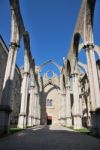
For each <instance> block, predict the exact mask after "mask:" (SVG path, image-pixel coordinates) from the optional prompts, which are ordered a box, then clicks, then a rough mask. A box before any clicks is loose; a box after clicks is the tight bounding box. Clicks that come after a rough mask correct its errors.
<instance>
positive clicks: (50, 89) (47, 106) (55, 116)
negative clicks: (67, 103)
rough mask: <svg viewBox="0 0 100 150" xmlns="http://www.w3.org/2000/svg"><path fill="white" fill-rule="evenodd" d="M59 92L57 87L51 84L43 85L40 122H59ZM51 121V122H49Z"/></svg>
mask: <svg viewBox="0 0 100 150" xmlns="http://www.w3.org/2000/svg"><path fill="white" fill-rule="evenodd" d="M59 94H60V92H59V87H58V86H56V85H53V84H50V83H49V84H47V85H46V86H45V87H44V94H43V104H44V106H43V108H44V109H43V108H42V120H41V121H42V124H53V125H54V124H59V108H60V103H59V102H60V95H59ZM50 122H51V123H50Z"/></svg>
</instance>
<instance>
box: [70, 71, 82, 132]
mask: <svg viewBox="0 0 100 150" xmlns="http://www.w3.org/2000/svg"><path fill="white" fill-rule="evenodd" d="M72 81H73V97H74V104H73V109H74V110H73V119H74V128H75V129H79V128H82V119H81V111H80V100H79V89H78V73H74V74H72Z"/></svg>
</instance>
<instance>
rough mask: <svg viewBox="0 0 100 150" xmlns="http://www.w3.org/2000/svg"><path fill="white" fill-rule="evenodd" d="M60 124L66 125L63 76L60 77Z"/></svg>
mask: <svg viewBox="0 0 100 150" xmlns="http://www.w3.org/2000/svg"><path fill="white" fill-rule="evenodd" d="M60 98H61V99H60V123H61V125H66V94H65V92H64V88H63V76H62V74H61V75H60Z"/></svg>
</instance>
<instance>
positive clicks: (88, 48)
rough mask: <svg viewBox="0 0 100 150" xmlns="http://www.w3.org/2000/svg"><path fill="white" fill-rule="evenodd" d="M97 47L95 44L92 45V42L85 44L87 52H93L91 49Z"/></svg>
mask: <svg viewBox="0 0 100 150" xmlns="http://www.w3.org/2000/svg"><path fill="white" fill-rule="evenodd" d="M94 47H95V45H94V43H90V42H86V43H84V47H83V48H85V49H86V50H91V49H94Z"/></svg>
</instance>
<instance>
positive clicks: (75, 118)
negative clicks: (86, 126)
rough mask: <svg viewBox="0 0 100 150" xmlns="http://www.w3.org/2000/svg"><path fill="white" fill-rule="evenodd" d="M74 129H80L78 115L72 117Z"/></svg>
mask: <svg viewBox="0 0 100 150" xmlns="http://www.w3.org/2000/svg"><path fill="white" fill-rule="evenodd" d="M73 117H74V129H81V128H82V119H81V116H80V115H74V116H73Z"/></svg>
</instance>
